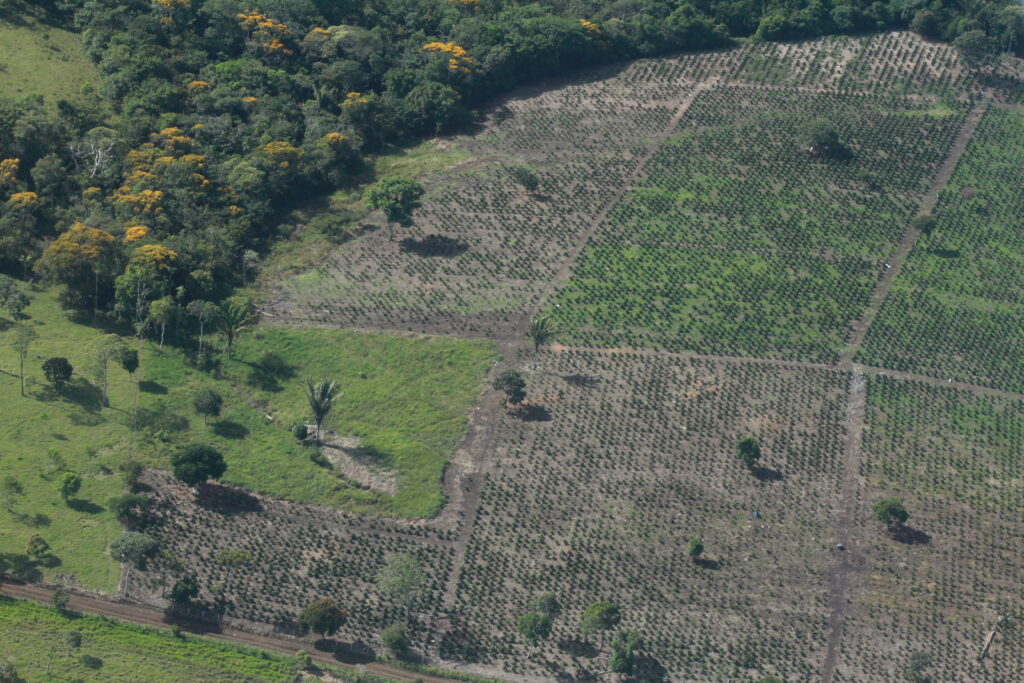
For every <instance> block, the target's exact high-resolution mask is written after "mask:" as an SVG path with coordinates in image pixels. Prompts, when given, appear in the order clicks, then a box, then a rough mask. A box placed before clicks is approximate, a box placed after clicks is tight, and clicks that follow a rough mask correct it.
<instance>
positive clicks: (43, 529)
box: [0, 291, 494, 591]
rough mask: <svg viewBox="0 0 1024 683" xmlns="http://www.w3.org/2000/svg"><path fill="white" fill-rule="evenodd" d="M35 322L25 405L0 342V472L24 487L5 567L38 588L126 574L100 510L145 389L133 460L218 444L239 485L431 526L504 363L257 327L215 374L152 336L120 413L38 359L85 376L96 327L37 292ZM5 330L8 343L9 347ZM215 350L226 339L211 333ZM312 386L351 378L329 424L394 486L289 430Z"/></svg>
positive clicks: (119, 384) (104, 583)
mask: <svg viewBox="0 0 1024 683" xmlns="http://www.w3.org/2000/svg"><path fill="white" fill-rule="evenodd" d="M26 314H27V316H28V317H27V319H26V320H25V323H26V324H27V325H29V326H30V327H31V328H32V329H33V330H34V331H35V332H36V334H38V340H37V342H36V343H35V344H34V345H33V346H32V348H31V351H30V356H29V359H28V362H27V364H26V376H27V378H28V382H27V385H28V386H27V390H26V393H27V396H25V397H21V396H20V395H19V391H18V386H19V380H18V378H17V377H16V376H15V373H16V372H17V369H18V362H17V355H16V353H15V351H14V349H13V348H11V346H10V345H9V344H7V343H6V342H5V343H4V344H2V345H0V368H3V370H4V371H5V372H4V375H3V376H2V377H0V381H2V382H3V383H4V385H5V386H4V391H3V394H2V398H0V406H2V410H3V414H4V416H5V419H4V420H3V422H2V425H0V443H2V445H0V462H2V463H3V465H4V468H5V473H4V476H5V477H12V478H14V479H15V480H16V481H17V482H18V483H19V484H20V485H21V487H22V489H23V494H20V495H19V494H10V495H6V496H5V497H6V500H4V501H3V502H4V505H5V509H4V510H2V511H0V531H2V532H3V533H2V536H0V571H17V572H19V573H21V574H23V575H25V576H27V577H29V578H39V577H41V576H51V577H52V576H54V575H55V574H64V575H73V576H74V577H75V579H76V580H77V581H78V582H79V583H80V584H82V585H85V586H89V587H91V588H98V589H102V590H107V591H110V590H112V589H113V588H114V586H115V585H116V583H117V578H118V568H117V565H116V564H115V563H114V562H113V561H111V560H110V559H108V558H107V556H106V551H105V548H106V546H107V544H108V543H109V541H110V540H112V539H113V538H115V537H116V536H117V535H118V534H119V533H120V532H119V529H118V525H117V523H116V521H115V520H114V519H113V517H112V516H111V515H110V513H109V512H107V511H106V509H105V507H104V506H105V505H106V501H107V500H108V499H109V498H110V497H111V496H114V495H117V494H119V493H120V492H121V491H122V489H123V485H122V482H121V477H120V470H121V468H122V467H123V466H124V464H125V463H126V462H127V461H128V460H129V459H130V457H131V456H132V453H131V451H132V445H131V444H132V439H131V424H132V413H133V404H134V401H135V398H136V391H137V392H138V393H137V396H138V406H139V408H138V419H137V427H138V429H137V433H136V435H135V443H134V457H135V458H136V459H138V460H139V461H140V462H142V463H143V464H145V465H147V466H151V467H159V468H167V467H168V466H169V461H170V457H171V455H172V454H173V452H174V451H175V449H177V448H179V447H180V446H181V445H183V444H186V443H192V442H204V443H210V444H213V445H215V446H216V447H217V448H218V449H220V450H221V451H222V452H223V454H224V457H225V460H226V461H227V463H228V471H227V474H226V475H225V478H224V480H225V481H226V482H227V483H231V484H237V485H239V486H244V487H246V488H248V489H249V490H252V491H259V492H262V493H266V494H269V495H273V496H277V497H281V498H286V499H290V500H296V501H305V502H317V503H322V504H327V505H336V506H340V507H345V508H349V509H352V510H359V511H362V512H369V513H372V514H391V515H397V516H425V515H430V514H431V513H433V512H434V511H436V510H437V509H438V507H439V506H440V505H441V503H442V501H443V496H442V494H441V489H440V486H441V484H440V475H441V471H442V469H443V467H444V464H445V462H446V461H447V459H448V456H449V455H450V453H451V451H452V449H453V447H454V445H455V442H456V441H457V439H458V438H459V436H460V435H461V434H462V431H463V429H464V428H465V422H466V415H467V413H468V411H469V408H470V405H471V403H472V401H473V398H474V397H475V396H476V394H477V393H478V391H479V388H480V383H481V379H482V377H483V374H484V373H485V372H486V370H487V368H488V366H489V364H490V363H491V361H492V359H493V354H494V352H493V349H492V347H491V345H490V344H489V343H486V342H460V341H454V340H449V339H431V338H423V337H400V336H394V335H376V334H361V333H356V332H340V331H336V330H318V329H298V328H289V329H284V328H273V327H258V328H256V329H255V330H254V331H252V332H251V333H247V334H245V335H243V337H242V338H241V339H240V340H239V341H238V342H237V343H236V346H235V349H234V351H233V353H232V354H230V355H228V354H225V355H223V356H222V357H221V361H220V366H219V368H217V369H215V370H214V371H213V372H211V373H205V372H200V371H199V370H196V369H195V368H193V367H191V366H190V365H189V364H188V363H187V362H186V356H185V354H184V353H183V352H182V351H180V350H178V349H173V348H171V347H169V346H165V347H164V348H163V349H161V348H159V347H158V346H157V345H156V344H155V343H153V342H149V341H147V342H145V343H144V345H143V353H142V369H141V371H140V372H141V377H142V381H141V382H135V381H133V380H130V379H129V377H128V374H127V373H126V372H124V371H123V370H121V369H120V368H119V367H117V366H116V364H113V365H112V367H111V368H110V371H109V372H110V403H111V407H110V408H104V407H103V406H102V403H101V396H100V391H99V389H98V388H97V387H96V386H95V385H94V384H93V383H92V382H91V381H90V380H89V379H87V378H86V377H84V376H82V375H79V376H76V378H75V379H74V380H73V381H72V383H71V384H70V385H69V386H68V387H67V388H66V389H65V390H64V391H62V392H60V393H57V392H54V391H53V390H52V388H51V387H50V386H49V385H47V384H45V381H44V380H43V377H42V372H41V370H40V365H41V362H42V360H44V359H46V358H48V357H51V356H66V357H68V358H69V360H70V361H71V363H72V365H74V366H75V367H76V368H78V371H79V372H82V373H84V369H85V368H86V367H87V365H88V363H87V359H88V355H89V354H88V347H89V344H90V343H91V342H92V341H93V340H94V339H95V338H96V337H98V336H99V335H100V332H99V331H97V330H95V329H94V328H92V327H88V326H85V325H79V324H75V323H72V322H69V321H68V320H67V319H66V317H65V315H64V313H63V312H62V311H60V310H59V308H58V307H57V305H56V303H55V301H54V299H53V296H52V292H49V291H40V292H36V293H33V304H32V306H30V307H29V309H28V310H27V311H26ZM4 322H5V326H6V328H7V329H6V331H5V332H3V333H2V334H3V335H4V337H6V338H9V337H10V336H11V335H12V332H11V331H10V324H9V322H8V321H6V320H5V321H4ZM129 342H130V343H132V344H135V342H134V341H133V340H129ZM206 343H207V344H210V343H217V344H219V343H220V342H219V341H218V340H216V339H215V338H213V337H208V338H207V340H206ZM271 350H272V351H273V355H271V353H270V352H271ZM285 358H286V359H288V360H287V361H284V360H283V359H285ZM307 376H313V377H316V378H319V377H321V376H326V377H330V378H333V379H335V380H336V381H337V382H338V383H339V386H340V387H341V391H342V395H341V397H340V399H339V401H338V404H337V406H336V407H335V409H334V412H333V413H332V415H331V418H330V419H329V420H328V422H327V425H326V427H327V429H329V430H330V431H331V433H332V434H333V433H336V434H338V435H341V436H344V437H346V438H347V439H350V440H352V441H354V442H355V443H358V444H359V449H358V450H359V454H360V455H361V456H363V457H364V466H363V467H364V469H366V470H367V471H370V472H375V471H378V470H379V471H382V472H386V473H388V475H389V476H391V477H392V480H393V482H394V490H393V491H391V492H387V491H385V492H382V491H379V490H374V489H371V488H368V487H367V486H366V485H364V484H363V483H360V482H358V481H353V480H352V479H351V478H349V477H347V476H346V475H345V474H344V471H343V470H342V471H339V470H336V469H335V467H334V466H332V464H331V461H330V460H328V459H326V458H324V457H319V456H318V449H316V448H314V447H312V446H303V445H302V444H300V443H299V442H297V441H296V439H295V438H294V437H293V436H292V435H291V433H290V428H291V426H292V425H293V424H295V423H297V422H305V421H306V419H307V406H306V400H305V397H304V396H303V393H302V391H303V389H302V383H303V382H304V378H305V377H307ZM203 388H211V389H213V390H215V391H217V392H218V393H220V394H221V395H222V396H223V397H224V399H225V404H224V410H223V411H222V413H221V415H220V416H219V417H218V418H214V419H212V420H210V422H209V424H204V420H203V419H202V418H201V417H199V416H197V415H196V414H195V412H194V410H193V408H192V401H193V398H194V397H195V395H196V393H197V392H198V391H199V390H200V389H203ZM311 456H316V457H311ZM339 457H342V458H347V457H349V456H347V455H344V454H341V455H339ZM65 471H74V472H77V473H79V474H80V475H81V476H82V478H83V485H82V490H81V491H80V492H79V493H78V494H77V495H76V496H74V497H73V498H72V499H71V500H70V501H69V502H68V503H65V502H64V501H62V500H61V498H60V496H59V493H58V480H59V479H60V476H61V474H62V473H63V472H65ZM390 493H393V494H394V495H389V494H390ZM33 533H39V534H41V535H42V536H43V537H44V539H46V541H47V542H48V543H49V544H50V546H51V552H50V553H49V554H48V555H47V556H45V557H44V558H42V559H41V560H39V561H30V560H29V558H28V557H27V556H26V555H25V554H24V553H25V544H26V542H27V540H28V538H29V536H30V535H32V534H33Z"/></svg>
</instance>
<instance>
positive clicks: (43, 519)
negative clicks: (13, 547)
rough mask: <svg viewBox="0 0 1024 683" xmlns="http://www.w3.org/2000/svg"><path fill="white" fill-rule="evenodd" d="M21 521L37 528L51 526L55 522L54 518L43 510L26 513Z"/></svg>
mask: <svg viewBox="0 0 1024 683" xmlns="http://www.w3.org/2000/svg"><path fill="white" fill-rule="evenodd" d="M21 521H22V522H24V523H25V524H27V525H28V526H30V527H32V528H35V529H37V528H39V527H43V526H50V524H52V523H53V520H52V519H50V518H49V517H47V516H46V515H44V514H43V513H41V512H37V513H35V514H34V515H24V516H23V518H22V519H21Z"/></svg>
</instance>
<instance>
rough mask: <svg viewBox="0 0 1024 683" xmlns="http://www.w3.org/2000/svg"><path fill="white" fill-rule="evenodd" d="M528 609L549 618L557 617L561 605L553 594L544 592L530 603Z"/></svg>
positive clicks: (560, 610) (560, 611)
mask: <svg viewBox="0 0 1024 683" xmlns="http://www.w3.org/2000/svg"><path fill="white" fill-rule="evenodd" d="M530 609H531V610H533V611H534V612H540V613H541V614H547V615H548V616H550V617H551V618H554V617H557V616H558V615H559V614H561V613H562V605H561V603H559V602H558V598H557V597H556V596H555V594H554V593H551V592H546V593H541V594H540V595H538V596H537V597H536V598H534V599H533V600H532V601H531V602H530Z"/></svg>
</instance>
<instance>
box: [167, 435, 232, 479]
mask: <svg viewBox="0 0 1024 683" xmlns="http://www.w3.org/2000/svg"><path fill="white" fill-rule="evenodd" d="M171 466H172V467H173V469H174V476H175V477H176V478H177V479H178V481H180V482H182V483H183V484H188V485H189V486H199V485H200V484H202V483H204V482H206V481H207V480H209V479H220V478H221V476H223V474H224V472H225V471H226V470H227V468H228V466H227V465H226V464H225V463H224V456H222V455H221V454H220V451H218V450H217V449H216V448H214V447H213V446H207V445H206V444H193V445H191V446H187V447H186V448H184V449H182V450H180V451H178V453H176V454H175V456H174V457H173V458H172V459H171Z"/></svg>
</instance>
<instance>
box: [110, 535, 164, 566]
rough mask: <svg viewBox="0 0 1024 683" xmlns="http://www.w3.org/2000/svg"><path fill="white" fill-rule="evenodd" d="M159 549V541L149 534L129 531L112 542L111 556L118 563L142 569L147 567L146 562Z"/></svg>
mask: <svg viewBox="0 0 1024 683" xmlns="http://www.w3.org/2000/svg"><path fill="white" fill-rule="evenodd" d="M159 549H160V543H159V541H157V540H156V539H155V538H153V537H152V536H150V535H149V534H143V533H140V532H138V531H129V532H128V533H126V534H122V535H121V536H118V537H117V538H115V539H114V540H113V541H112V542H111V544H110V556H111V557H113V558H114V559H115V560H117V561H118V562H128V563H129V564H131V565H133V566H135V567H138V568H140V569H142V568H144V567H145V566H146V560H148V559H149V558H151V557H153V556H154V555H156V551H157V550H159Z"/></svg>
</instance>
